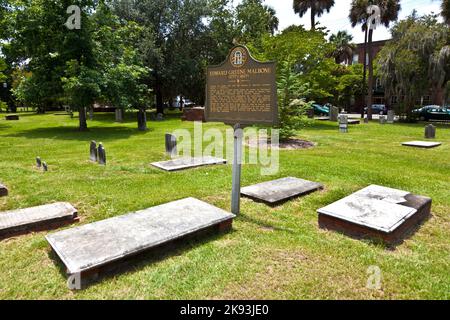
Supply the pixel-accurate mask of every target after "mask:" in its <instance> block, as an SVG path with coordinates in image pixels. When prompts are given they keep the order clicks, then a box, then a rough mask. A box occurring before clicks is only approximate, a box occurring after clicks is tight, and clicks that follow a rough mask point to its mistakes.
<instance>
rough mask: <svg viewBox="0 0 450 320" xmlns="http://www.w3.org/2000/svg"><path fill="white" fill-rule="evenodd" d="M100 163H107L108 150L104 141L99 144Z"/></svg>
mask: <svg viewBox="0 0 450 320" xmlns="http://www.w3.org/2000/svg"><path fill="white" fill-rule="evenodd" d="M98 163H99V164H101V165H106V150H105V148H104V147H103V144H102V143H99V144H98Z"/></svg>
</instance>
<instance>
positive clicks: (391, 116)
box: [387, 110, 395, 124]
mask: <svg viewBox="0 0 450 320" xmlns="http://www.w3.org/2000/svg"><path fill="white" fill-rule="evenodd" d="M394 120H395V113H394V110H389V111H388V114H387V123H389V124H393V123H394Z"/></svg>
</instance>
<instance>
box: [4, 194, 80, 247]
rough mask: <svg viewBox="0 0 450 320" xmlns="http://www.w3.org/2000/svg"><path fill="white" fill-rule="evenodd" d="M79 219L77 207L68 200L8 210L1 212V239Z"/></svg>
mask: <svg viewBox="0 0 450 320" xmlns="http://www.w3.org/2000/svg"><path fill="white" fill-rule="evenodd" d="M77 220H78V213H77V209H75V208H74V207H73V206H72V205H71V204H70V203H66V202H57V203H52V204H48V205H43V206H37V207H32V208H26V209H18V210H11V211H6V212H2V213H0V239H5V238H8V237H11V236H16V235H21V234H25V233H28V232H31V231H43V230H50V229H54V228H57V227H60V226H64V225H67V224H71V223H73V222H75V221H77Z"/></svg>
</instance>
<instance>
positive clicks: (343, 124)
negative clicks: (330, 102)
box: [339, 114, 348, 133]
mask: <svg viewBox="0 0 450 320" xmlns="http://www.w3.org/2000/svg"><path fill="white" fill-rule="evenodd" d="M339 132H341V133H347V132H348V117H347V116H346V115H345V114H341V115H339Z"/></svg>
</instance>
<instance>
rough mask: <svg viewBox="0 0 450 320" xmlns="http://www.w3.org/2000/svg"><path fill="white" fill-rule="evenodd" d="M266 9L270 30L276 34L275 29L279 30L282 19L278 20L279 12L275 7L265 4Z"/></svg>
mask: <svg viewBox="0 0 450 320" xmlns="http://www.w3.org/2000/svg"><path fill="white" fill-rule="evenodd" d="M264 9H266V14H267V27H268V29H269V32H270V33H271V34H272V35H274V34H275V31H278V26H279V24H280V20H278V17H277V12H276V11H275V9H274V8H272V7H269V6H264Z"/></svg>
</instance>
